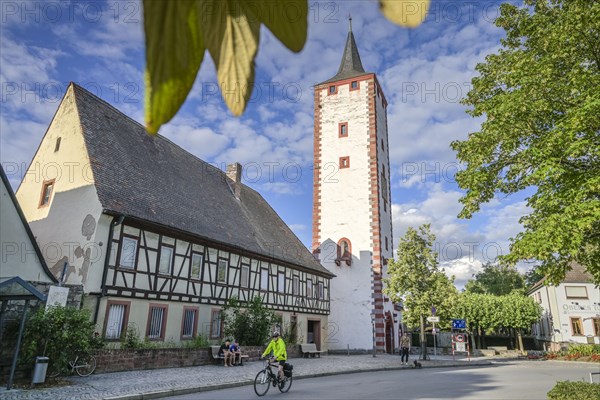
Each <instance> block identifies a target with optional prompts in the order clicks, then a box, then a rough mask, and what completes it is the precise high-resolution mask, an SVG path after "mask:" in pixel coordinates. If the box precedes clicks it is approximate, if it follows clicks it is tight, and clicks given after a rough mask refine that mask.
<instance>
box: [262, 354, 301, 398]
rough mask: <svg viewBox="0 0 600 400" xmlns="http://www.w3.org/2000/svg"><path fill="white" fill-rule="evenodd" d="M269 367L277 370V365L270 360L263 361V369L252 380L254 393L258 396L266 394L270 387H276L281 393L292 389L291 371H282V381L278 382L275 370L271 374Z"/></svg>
mask: <svg viewBox="0 0 600 400" xmlns="http://www.w3.org/2000/svg"><path fill="white" fill-rule="evenodd" d="M271 367H275V368H278V367H279V363H272V362H271V361H270V360H265V367H264V368H263V369H262V370H261V371H260V372H259V373H258V374H256V378H254V392H255V393H256V394H257V395H258V396H264V395H265V394H267V392H268V391H269V388H270V387H271V385H273V386H277V388H279V391H280V392H281V393H286V392H287V391H289V390H290V388H291V387H292V379H293V378H292V371H287V372H286V371H284V376H283V381H279V379H278V377H277V369H276V370H275V371H276V372H275V373H273V371H272V370H271Z"/></svg>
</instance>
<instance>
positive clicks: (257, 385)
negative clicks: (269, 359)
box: [254, 370, 271, 396]
mask: <svg viewBox="0 0 600 400" xmlns="http://www.w3.org/2000/svg"><path fill="white" fill-rule="evenodd" d="M269 386H271V377H270V376H269V373H268V372H267V371H266V370H262V371H260V372H259V373H258V374H256V378H254V392H255V393H256V395H257V396H264V395H265V394H267V392H268V391H269Z"/></svg>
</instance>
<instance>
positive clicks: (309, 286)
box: [306, 279, 313, 299]
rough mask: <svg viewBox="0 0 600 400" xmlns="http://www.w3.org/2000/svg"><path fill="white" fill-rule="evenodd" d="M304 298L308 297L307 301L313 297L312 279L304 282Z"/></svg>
mask: <svg viewBox="0 0 600 400" xmlns="http://www.w3.org/2000/svg"><path fill="white" fill-rule="evenodd" d="M306 297H308V298H309V299H310V298H311V297H313V283H312V279H308V280H307V281H306Z"/></svg>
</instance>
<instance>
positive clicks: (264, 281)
mask: <svg viewBox="0 0 600 400" xmlns="http://www.w3.org/2000/svg"><path fill="white" fill-rule="evenodd" d="M260 290H269V270H267V269H261V270H260Z"/></svg>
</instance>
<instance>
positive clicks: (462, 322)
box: [452, 319, 467, 329]
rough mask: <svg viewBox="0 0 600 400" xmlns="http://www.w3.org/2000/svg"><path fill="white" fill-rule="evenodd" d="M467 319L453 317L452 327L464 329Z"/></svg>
mask: <svg viewBox="0 0 600 400" xmlns="http://www.w3.org/2000/svg"><path fill="white" fill-rule="evenodd" d="M466 327H467V321H465V320H464V319H453V320H452V329H466Z"/></svg>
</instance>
